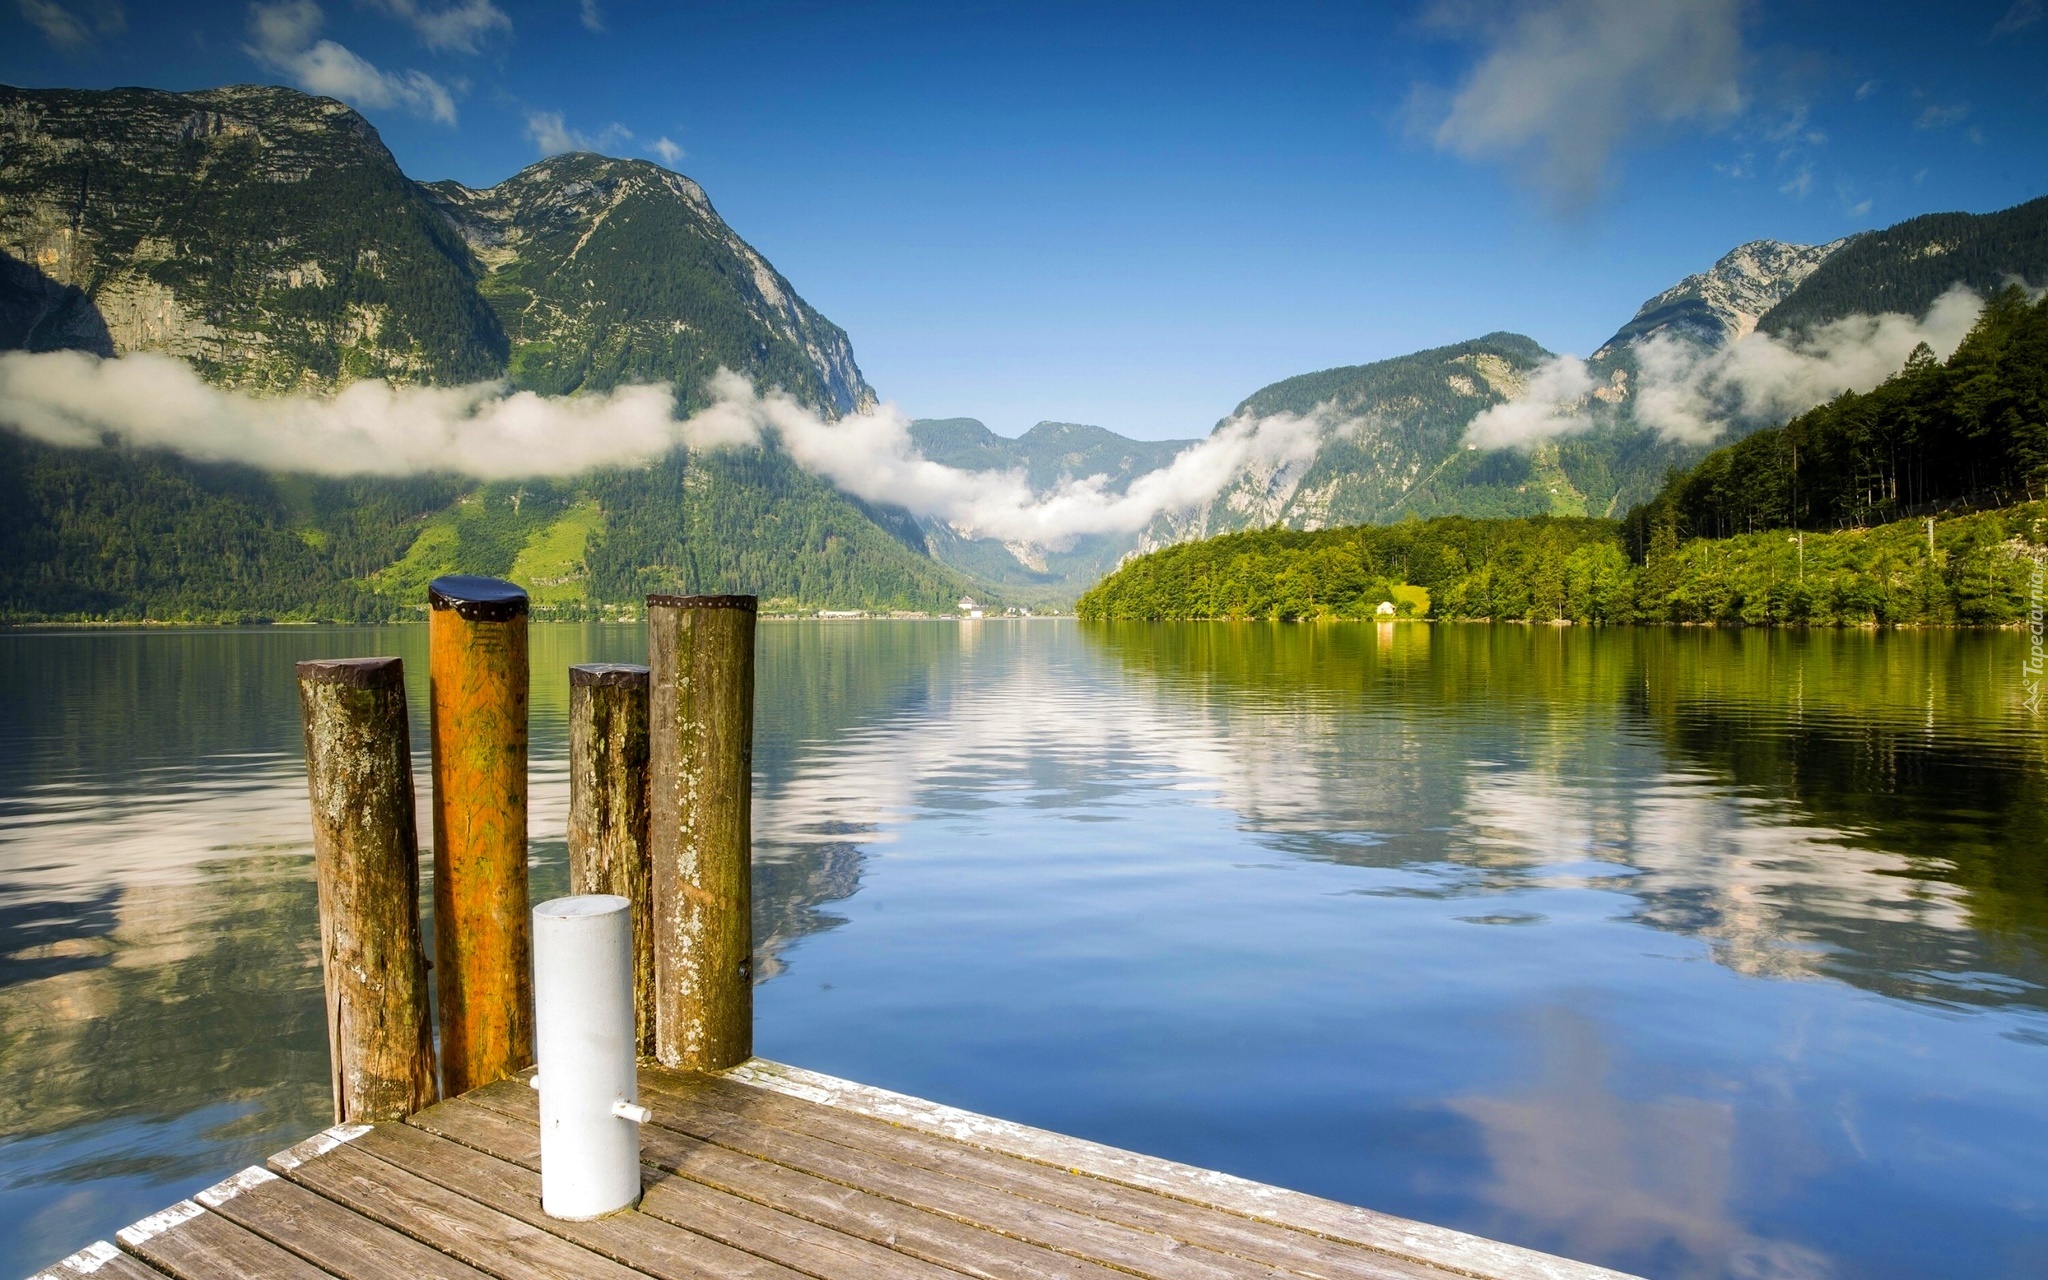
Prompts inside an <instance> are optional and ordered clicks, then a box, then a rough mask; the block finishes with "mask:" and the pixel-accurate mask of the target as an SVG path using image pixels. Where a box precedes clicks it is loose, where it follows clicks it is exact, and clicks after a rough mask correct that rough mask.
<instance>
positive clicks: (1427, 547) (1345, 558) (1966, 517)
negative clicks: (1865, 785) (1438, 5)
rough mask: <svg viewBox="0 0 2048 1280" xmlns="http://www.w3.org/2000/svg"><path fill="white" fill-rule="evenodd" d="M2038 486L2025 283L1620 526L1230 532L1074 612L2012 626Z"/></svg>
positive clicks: (1167, 552)
mask: <svg viewBox="0 0 2048 1280" xmlns="http://www.w3.org/2000/svg"><path fill="white" fill-rule="evenodd" d="M2044 487H2048V299H2042V300H2039V301H2035V300H2030V299H2029V298H2028V296H2027V295H2026V294H2025V293H2024V292H2023V291H2021V290H2019V289H2017V288H2012V289H2007V290H2005V291H2004V292H2002V293H2001V294H1999V295H1998V296H1997V297H1996V298H1994V299H1993V300H1992V302H1991V304H1990V306H1988V307H1987V308H1986V310H1985V313H1984V315H1983V317H1982V318H1981V319H1980V320H1979V321H1978V323H1977V325H1976V327H1975V328H1974V329H1973V330H1972V331H1971V333H1970V335H1969V337H1968V338H1966V339H1965V340H1964V342H1963V343H1962V344H1961V345H1960V346H1959V347H1958V348H1957V349H1956V351H1955V352H1954V353H1953V354H1952V355H1951V356H1950V357H1949V358H1948V359H1947V360H1946V361H1940V360H1936V359H1935V358H1934V356H1933V354H1932V353H1931V352H1929V351H1926V350H1925V349H1924V348H1923V349H1922V350H1920V351H1918V352H1916V353H1914V356H1913V358H1912V359H1911V360H1909V361H1908V362H1907V365H1906V367H1905V368H1904V369H1902V370H1901V371H1900V372H1899V373H1898V374H1897V375H1896V376H1894V377H1893V378H1891V379H1890V380H1888V381H1887V382H1885V383H1884V384H1883V385H1881V386H1879V387H1877V388H1875V389H1874V390H1872V391H1869V392H1867V393H1864V394H1861V395H1857V394H1845V395H1842V396H1839V397H1837V398H1836V399H1834V400H1832V401H1830V402H1829V403H1827V404H1824V405H1821V406H1819V407H1818V408H1815V409H1813V410H1810V411H1809V412H1807V413H1804V414H1801V415H1800V416H1798V417H1796V418H1794V419H1792V420H1791V421H1790V422H1788V423H1786V424H1784V425H1783V426H1781V427H1777V428H1773V429H1771V430H1766V431H1761V432H1758V433H1757V434H1755V435H1752V436H1749V437H1747V438H1745V439H1743V440H1741V441H1738V442H1737V443H1735V444H1733V445H1729V446H1727V447H1725V448H1722V449H1719V450H1716V451H1715V452H1714V453H1711V454H1709V455H1708V456H1707V457H1705V458H1704V459H1702V460H1701V461H1700V462H1699V463H1698V464H1697V465H1696V466H1694V467H1692V468H1690V469H1689V470H1686V471H1680V472H1674V473H1673V474H1672V475H1671V476H1670V477H1669V478H1668V479H1667V480H1666V482H1665V484H1664V487H1663V488H1662V490H1661V491H1660V492H1659V493H1658V494H1657V495H1656V497H1655V498H1653V499H1652V500H1651V501H1649V502H1647V503H1645V504H1643V505H1642V506H1640V507H1638V508H1636V509H1635V510H1634V511H1631V512H1630V513H1629V514H1628V516H1627V517H1626V518H1625V519H1623V520H1620V521H1611V520H1593V519H1561V518H1549V517H1540V516H1539V517H1535V518H1530V519H1519V520H1471V519H1464V518H1460V517H1446V518H1442V519H1436V520H1411V521H1405V522H1403V523H1400V524H1394V525H1366V526H1358V527H1353V528H1343V529H1327V530H1320V531H1317V532H1312V533H1305V532H1298V531H1294V530H1287V529H1280V528H1272V529H1265V530H1258V531H1253V532H1246V533H1238V534H1231V535H1228V536H1225V537H1220V538H1211V539H1208V540H1206V541H1202V542H1193V543H1185V544H1182V545H1180V546H1175V547H1167V548H1164V549H1162V550H1158V551H1154V552H1152V553H1151V554H1149V555H1146V556H1141V557H1139V558H1137V559H1135V560H1132V561H1130V562H1128V563H1126V564H1125V565H1124V566H1123V567H1122V568H1120V569H1119V570H1118V571H1117V572H1116V573H1115V574H1113V575H1111V576H1110V577H1109V578H1107V579H1105V580H1104V581H1103V582H1102V583H1100V584H1099V585H1098V586H1096V588H1095V589H1094V590H1092V591H1090V592H1089V593H1088V594H1087V595H1085V596H1083V597H1082V599H1081V601H1080V604H1079V607H1078V612H1079V613H1080V615H1081V616H1082V617H1084V618H1096V619H1161V620H1163V619H1180V618H1274V619H1309V618H1364V617H1373V616H1377V615H1378V614H1379V613H1380V612H1381V609H1380V606H1381V605H1382V604H1391V605H1393V606H1394V608H1395V612H1396V613H1399V614H1414V613H1422V612H1425V611H1426V612H1427V613H1428V614H1429V615H1430V616H1434V617H1440V618H1491V619H1495V620H1516V621H1535V622H1547V621H1566V620H1568V621H1573V622H1680V623H1682V622H1739V623H1750V624H1768V623H1790V624H1809V625H1868V624H1934V625H1954V624H1961V625H2002V624H2009V623H2013V622H2017V621H2020V620H2021V619H2023V618H2024V617H2026V615H2027V611H2028V609H2029V608H2030V607H2031V605H2030V600H2031V599H2033V598H2034V596H2035V595H2037V594H2038V590H2039V589H2038V587H2037V586H2036V583H2037V582H2038V578H2037V575H2038V573H2039V572H2040V566H2041V564H2042V560H2043V557H2044V555H2048V530H2044V528H2043V524H2044V521H2048V503H2044V502H2042V501H2040V500H2039V499H2040V498H2041V496H2042V494H2043V492H2044ZM1425 593H1426V599H1427V604H1426V605H1425V604H1424V603H1423V599H1424V596H1425Z"/></svg>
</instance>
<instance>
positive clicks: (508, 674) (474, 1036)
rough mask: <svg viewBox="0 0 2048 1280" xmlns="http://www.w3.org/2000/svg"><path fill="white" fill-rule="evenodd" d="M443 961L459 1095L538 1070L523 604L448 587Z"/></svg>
mask: <svg viewBox="0 0 2048 1280" xmlns="http://www.w3.org/2000/svg"><path fill="white" fill-rule="evenodd" d="M427 599H428V603H429V604H430V605H431V606H432V608H431V609H430V610H429V611H428V620H427V653H428V662H427V673H428V682H429V690H430V692H429V695H428V701H429V705H430V707H431V709H432V717H431V725H432V728H431V738H432V744H433V768H434V798H433V808H434V957H435V979H436V988H437V994H438V996H439V998H440V1024H441V1082H442V1087H443V1088H444V1089H446V1090H447V1092H448V1093H449V1094H451V1095H454V1094H459V1093H465V1092H467V1091H469V1090H470V1089H474V1088H476V1087H477V1086H479V1085H485V1084H489V1083H491V1082H492V1081H493V1080H499V1079H503V1078H504V1077H506V1076H508V1075H511V1074H512V1073H513V1072H515V1071H517V1070H519V1069H520V1068H522V1067H525V1066H527V1065H528V1064H530V1063H531V1062H532V1061H533V973H532V963H533V960H532V955H533V952H532V945H533V944H532V935H531V931H530V930H531V925H530V923H529V921H528V919H527V885H526V786H527V783H526V698H527V645H526V611H527V601H526V592H524V591H522V590H521V589H520V588H518V587H517V586H515V585H513V584H512V583H509V582H501V581H499V580H498V579H496V578H479V577H470V576H467V575H451V576H448V577H442V578H436V579H434V581H433V583H432V584H431V585H430V586H429V587H428V589H427Z"/></svg>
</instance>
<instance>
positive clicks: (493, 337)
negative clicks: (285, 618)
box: [0, 86, 505, 390]
mask: <svg viewBox="0 0 2048 1280" xmlns="http://www.w3.org/2000/svg"><path fill="white" fill-rule="evenodd" d="M0 254H5V255H6V258H7V259H8V260H9V261H8V264H7V265H8V267H9V271H8V275H9V277H11V279H10V282H9V283H10V284H13V281H16V280H19V281H23V282H25V283H22V284H19V285H14V287H8V285H0V288H4V289H5V295H6V296H5V300H4V305H5V306H7V307H8V308H10V309H20V308H22V307H24V306H27V305H32V304H31V303H29V302H28V301H27V300H28V298H30V297H32V296H34V295H38V294H40V295H42V296H45V297H52V296H59V295H63V291H65V290H74V291H76V293H75V294H73V295H69V296H70V297H71V298H72V300H73V303H74V306H75V304H76V302H77V300H79V299H81V298H82V299H83V300H84V301H86V302H88V303H89V304H90V307H91V309H92V310H94V311H96V312H97V315H98V317H99V324H98V325H97V326H96V325H93V324H92V323H90V322H89V321H85V320H82V319H81V318H80V317H79V316H78V315H76V314H74V315H72V316H71V317H70V318H69V319H68V320H67V321H66V327H67V328H69V329H70V330H72V331H77V330H79V329H80V327H81V325H83V326H84V327H85V328H88V329H90V328H97V327H103V328H104V330H105V332H106V335H107V343H106V345H107V346H108V347H110V349H111V350H112V351H113V352H116V353H126V352H130V351H155V352H162V353H165V354H168V355H176V356H183V357H185V358H186V359H188V360H190V361H192V362H193V364H194V365H196V366H197V367H198V368H199V369H200V371H201V372H202V373H203V374H204V375H205V376H206V377H207V378H209V379H210V380H212V381H215V382H218V383H221V384H223V385H227V386H236V387H245V388H249V389H252V390H283V389H288V388H295V387H311V386H319V385H329V384H332V383H335V382H339V381H345V380H348V379H352V378H360V377H372V376H374V377H388V378H394V379H399V380H405V381H466V380H472V379H477V378H487V377H491V376H493V375H494V374H496V373H498V372H499V371H500V370H501V369H502V368H503V364H504V354H505V338H504V334H503V332H502V331H501V330H500V328H499V327H498V323H497V319H496V317H495V316H494V315H493V314H492V312H491V309H490V307H489V305H488V304H487V303H485V302H484V300H483V298H482V297H481V296H480V295H479V294H478V292H477V290H476V286H475V281H474V276H473V268H472V264H471V262H470V259H469V255H468V252H467V251H466V250H465V249H464V247H463V245H462V242H461V239H460V237H458V236H457V235H456V234H455V233H454V230H453V229H452V228H451V227H450V226H449V225H448V224H447V222H446V220H445V219H443V218H441V217H440V216H438V215H437V214H436V213H435V211H434V209H433V207H432V206H431V205H429V204H428V203H427V202H426V201H425V200H424V199H422V198H421V196H420V194H419V192H418V190H417V188H416V187H415V186H414V184H413V183H411V182H410V181H408V180H407V178H406V177H405V175H404V174H403V173H401V172H399V169H398V165H397V163H396V161H394V160H393V159H392V157H391V153H390V152H389V151H387V150H385V148H384V144H383V142H382V141H380V140H379V139H378V137H377V132H376V130H374V129H372V128H371V127H370V126H369V124H368V123H367V122H366V121H365V120H364V119H363V118H362V117H361V116H359V115H357V114H356V113H355V112H353V111H351V110H349V109H348V108H347V107H344V106H343V105H341V104H340V103H338V102H334V101H332V100H330V99H325V98H313V97H308V96H307V95H305V94H302V93H297V92H294V91H293V90H290V89H277V88H266V87H259V86H235V87H231V88H225V89H211V90H207V91H205V92H202V93H164V92H159V91H157V90H151V89H116V90H111V91H107V92H86V91H73V90H27V89H12V88H0ZM23 268H26V271H24V270H23ZM53 291H54V292H53ZM44 332H45V334H46V335H47V334H48V333H49V332H50V331H49V330H47V329H45V331H44ZM47 344H48V341H47V337H46V345H47ZM55 345H81V346H94V345H97V344H95V343H92V342H85V341H79V342H66V341H57V342H55Z"/></svg>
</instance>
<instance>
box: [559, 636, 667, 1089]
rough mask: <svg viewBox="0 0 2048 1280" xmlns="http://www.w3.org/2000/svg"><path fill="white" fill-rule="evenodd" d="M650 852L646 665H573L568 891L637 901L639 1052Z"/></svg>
mask: <svg viewBox="0 0 2048 1280" xmlns="http://www.w3.org/2000/svg"><path fill="white" fill-rule="evenodd" d="M649 870H650V868H649V864H648V857H647V668H646V667H638V666H630V665H628V664H626V663H623V662H593V663H588V664H585V665H583V666H575V667H570V668H569V892H571V893H615V894H618V895H619V896H620V897H623V898H626V899H628V900H629V901H631V902H632V904H633V993H634V996H633V998H634V1003H635V1006H636V1008H637V1011H638V1012H637V1014H636V1022H637V1025H638V1032H637V1036H638V1041H639V1046H640V1052H641V1053H642V1054H644V1055H646V1056H648V1057H652V1056H653V1054H654V933H653V922H654V916H653V911H652V898H651V897H650V895H649V883H648V881H649Z"/></svg>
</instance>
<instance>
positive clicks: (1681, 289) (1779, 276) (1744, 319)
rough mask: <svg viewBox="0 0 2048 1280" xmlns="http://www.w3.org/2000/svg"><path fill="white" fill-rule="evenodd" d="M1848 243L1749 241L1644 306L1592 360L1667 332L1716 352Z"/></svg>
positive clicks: (1754, 323)
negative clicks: (1807, 243)
mask: <svg viewBox="0 0 2048 1280" xmlns="http://www.w3.org/2000/svg"><path fill="white" fill-rule="evenodd" d="M1847 243H1849V242H1848V240H1846V239H1842V240H1835V241H1831V242H1829V243H1827V244H1819V245H1805V244H1786V243H1784V242H1783V241H1781V240H1752V241H1750V242H1749V243H1748V244H1745V245H1738V246H1736V247H1735V248H1733V249H1730V250H1729V251H1728V252H1727V253H1726V254H1725V255H1723V256H1722V258H1721V260H1720V261H1719V262H1716V263H1715V264H1714V265H1713V267H1712V268H1710V269H1709V270H1706V271H1701V272H1698V273H1696V274H1693V275H1689V276H1687V277H1686V278H1685V279H1683V280H1681V281H1679V282H1678V283H1677V284H1675V285H1672V286H1671V287H1670V288H1669V289H1666V290H1664V292H1662V293H1660V294H1658V295H1657V296H1656V297H1654V298H1651V299H1650V300H1649V301H1648V302H1645V303H1644V304H1643V305H1642V306H1641V307H1640V308H1639V309H1638V310H1637V311H1636V314H1635V318H1634V319H1633V320H1630V321H1629V322H1628V323H1627V324H1625V325H1623V326H1622V327H1621V329H1620V331H1619V332H1617V333H1616V334H1615V335H1614V336H1613V337H1612V338H1609V339H1608V340H1607V341H1606V342H1604V343H1602V344H1601V345H1600V349H1599V350H1598V351H1595V352H1594V353H1593V359H1594V360H1595V361H1598V360H1601V359H1603V358H1605V357H1611V356H1614V355H1617V354H1618V353H1620V351H1621V350H1622V349H1623V348H1624V347H1626V346H1628V345H1629V344H1630V343H1632V342H1637V341H1641V340H1643V339H1646V338H1648V337H1650V336H1651V335H1653V334H1658V333H1669V334H1672V335H1674V336H1677V337H1682V338H1686V339H1689V340H1691V341H1693V342H1697V343H1700V344H1701V345H1704V346H1710V347H1718V346H1721V345H1723V344H1724V343H1729V342H1733V341H1734V340H1735V339H1737V338H1740V337H1742V336H1743V335H1744V334H1747V333H1750V332H1752V331H1753V330H1755V328H1756V326H1757V322H1758V321H1759V320H1761V319H1763V317H1764V315H1765V313H1766V312H1768V311H1770V310H1771V309H1772V308H1773V307H1775V306H1777V305H1778V304H1779V303H1781V302H1783V301H1784V300H1785V299H1787V298H1789V297H1791V296H1792V293H1793V291H1794V290H1795V289H1797V288H1798V287H1799V286H1800V285H1801V284H1803V283H1804V282H1805V280H1806V278H1807V277H1808V276H1810V275H1812V274H1813V273H1814V272H1815V271H1816V270H1817V269H1819V267H1820V265H1821V264H1822V263H1823V262H1826V261H1827V260H1828V259H1829V258H1830V257H1832V256H1833V255H1834V252H1835V251H1836V250H1837V249H1840V248H1841V247H1842V246H1843V245H1845V244H1847Z"/></svg>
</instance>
